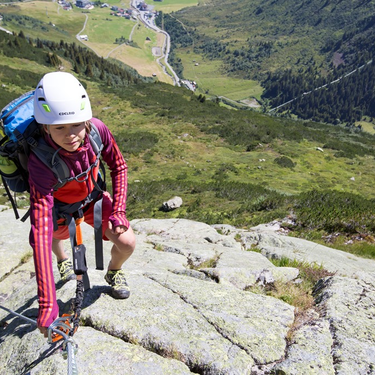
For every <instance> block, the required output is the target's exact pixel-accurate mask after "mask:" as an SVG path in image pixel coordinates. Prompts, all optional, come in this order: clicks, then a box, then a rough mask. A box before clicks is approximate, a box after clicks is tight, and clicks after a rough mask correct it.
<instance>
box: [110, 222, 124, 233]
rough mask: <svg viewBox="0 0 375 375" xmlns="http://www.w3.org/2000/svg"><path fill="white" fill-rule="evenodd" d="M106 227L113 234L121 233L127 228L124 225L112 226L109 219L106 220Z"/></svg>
mask: <svg viewBox="0 0 375 375" xmlns="http://www.w3.org/2000/svg"><path fill="white" fill-rule="evenodd" d="M108 229H109V230H110V231H111V232H112V233H113V234H122V233H125V232H126V231H127V230H128V228H126V226H125V225H118V226H117V227H115V228H113V225H112V223H111V222H110V221H108Z"/></svg>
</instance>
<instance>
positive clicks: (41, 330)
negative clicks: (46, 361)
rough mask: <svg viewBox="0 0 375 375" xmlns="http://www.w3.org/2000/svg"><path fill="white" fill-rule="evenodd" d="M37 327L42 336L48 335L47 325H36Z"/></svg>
mask: <svg viewBox="0 0 375 375" xmlns="http://www.w3.org/2000/svg"><path fill="white" fill-rule="evenodd" d="M38 328H39V331H40V333H41V334H42V335H43V336H44V337H48V328H47V327H41V326H38Z"/></svg>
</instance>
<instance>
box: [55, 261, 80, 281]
mask: <svg viewBox="0 0 375 375" xmlns="http://www.w3.org/2000/svg"><path fill="white" fill-rule="evenodd" d="M57 268H58V270H59V272H60V278H61V280H62V281H70V280H75V279H76V275H75V273H74V270H73V264H72V261H71V260H70V259H69V258H66V259H64V260H60V262H57Z"/></svg>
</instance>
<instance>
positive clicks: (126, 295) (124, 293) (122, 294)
mask: <svg viewBox="0 0 375 375" xmlns="http://www.w3.org/2000/svg"><path fill="white" fill-rule="evenodd" d="M112 297H113V298H115V299H127V298H129V297H130V291H128V290H124V291H121V292H119V291H117V290H114V289H112Z"/></svg>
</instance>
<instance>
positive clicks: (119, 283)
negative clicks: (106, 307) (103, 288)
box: [104, 270, 130, 299]
mask: <svg viewBox="0 0 375 375" xmlns="http://www.w3.org/2000/svg"><path fill="white" fill-rule="evenodd" d="M104 280H105V281H106V282H107V283H108V284H109V285H110V286H111V289H112V296H113V297H114V298H117V299H125V298H129V296H130V288H129V287H128V284H127V282H126V279H125V274H124V271H123V270H115V271H113V270H111V271H108V272H107V274H106V275H105V276H104Z"/></svg>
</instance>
